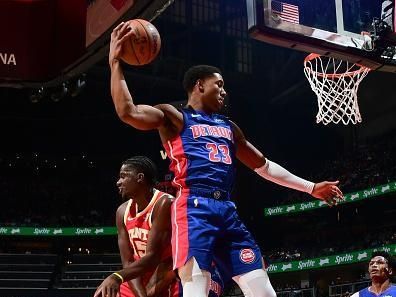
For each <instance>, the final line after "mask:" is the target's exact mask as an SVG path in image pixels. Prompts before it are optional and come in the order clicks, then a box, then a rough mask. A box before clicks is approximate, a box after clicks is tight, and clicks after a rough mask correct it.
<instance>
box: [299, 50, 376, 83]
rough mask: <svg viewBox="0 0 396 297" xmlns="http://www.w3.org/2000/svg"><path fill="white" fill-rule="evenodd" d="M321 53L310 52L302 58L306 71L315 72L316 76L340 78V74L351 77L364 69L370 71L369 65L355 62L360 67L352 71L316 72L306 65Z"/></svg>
mask: <svg viewBox="0 0 396 297" xmlns="http://www.w3.org/2000/svg"><path fill="white" fill-rule="evenodd" d="M321 56H322V55H319V54H315V53H311V54H309V55H308V56H306V57H305V59H304V67H305V69H306V70H307V71H309V72H312V73H316V74H317V75H318V76H320V77H326V78H340V77H342V76H349V77H353V76H356V75H358V74H360V73H363V72H365V71H370V70H371V69H370V68H369V67H366V66H363V65H361V64H357V63H355V65H356V66H357V67H360V68H359V69H356V70H354V71H348V72H344V73H322V72H316V71H314V70H313V69H312V68H311V67H308V66H307V63H308V62H310V61H313V60H315V59H317V58H320V57H321Z"/></svg>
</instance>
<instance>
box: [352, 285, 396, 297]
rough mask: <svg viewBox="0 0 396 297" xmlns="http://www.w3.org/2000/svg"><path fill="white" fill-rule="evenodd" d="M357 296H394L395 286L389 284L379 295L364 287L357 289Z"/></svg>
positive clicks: (395, 296) (395, 294)
mask: <svg viewBox="0 0 396 297" xmlns="http://www.w3.org/2000/svg"><path fill="white" fill-rule="evenodd" d="M359 297H396V286H395V285H392V286H390V287H389V288H388V289H386V290H385V291H384V292H382V293H381V294H379V295H376V294H375V293H373V292H370V291H369V288H365V289H363V290H361V291H359Z"/></svg>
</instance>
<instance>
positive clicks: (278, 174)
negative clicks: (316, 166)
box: [254, 159, 315, 194]
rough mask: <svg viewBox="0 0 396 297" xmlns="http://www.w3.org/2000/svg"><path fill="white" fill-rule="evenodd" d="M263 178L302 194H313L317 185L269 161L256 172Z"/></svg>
mask: <svg viewBox="0 0 396 297" xmlns="http://www.w3.org/2000/svg"><path fill="white" fill-rule="evenodd" d="M254 171H255V172H256V173H257V174H258V175H260V176H261V177H263V178H265V179H267V180H269V181H272V182H274V183H276V184H278V185H281V186H285V187H288V188H291V189H295V190H298V191H301V192H306V193H308V194H311V193H312V191H313V189H314V186H315V183H313V182H310V181H307V180H305V179H303V178H301V177H298V176H296V175H294V174H292V173H290V172H289V171H288V170H286V169H285V168H283V167H282V166H280V165H278V164H276V163H275V162H272V161H270V160H268V159H267V161H266V162H265V164H264V165H263V166H261V167H259V168H256V169H255V170H254Z"/></svg>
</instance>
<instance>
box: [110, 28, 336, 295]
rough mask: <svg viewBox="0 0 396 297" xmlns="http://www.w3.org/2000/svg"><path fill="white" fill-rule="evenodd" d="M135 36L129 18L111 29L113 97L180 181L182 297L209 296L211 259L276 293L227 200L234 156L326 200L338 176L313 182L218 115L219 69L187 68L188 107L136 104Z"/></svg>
mask: <svg viewBox="0 0 396 297" xmlns="http://www.w3.org/2000/svg"><path fill="white" fill-rule="evenodd" d="M132 34H133V33H132V31H131V29H130V28H129V27H128V24H125V23H121V24H120V25H119V26H117V27H116V28H115V29H114V30H113V32H112V36H111V42H110V53H109V64H110V69H111V95H112V98H113V102H114V105H115V109H116V112H117V114H118V116H119V118H120V119H121V120H122V121H123V122H125V123H127V124H129V125H130V126H132V127H134V128H136V129H138V130H153V129H157V130H158V132H159V135H160V138H161V141H162V143H163V145H164V147H165V149H166V151H167V154H168V156H169V158H170V159H171V164H170V169H171V170H172V171H173V172H174V173H175V178H174V181H173V183H174V185H175V186H176V187H178V193H177V195H176V199H175V201H174V202H173V205H172V212H171V215H172V252H173V268H174V269H177V270H178V275H179V277H180V279H181V282H182V285H183V295H184V296H185V297H206V296H207V295H208V291H209V285H210V273H209V272H208V271H209V269H210V265H211V263H212V261H213V260H214V261H215V262H216V265H217V266H218V267H219V269H220V272H222V271H226V272H227V273H228V274H230V275H231V276H232V278H233V280H234V281H235V282H237V284H238V285H239V286H240V288H241V289H242V291H243V293H244V294H245V296H249V297H259V296H260V297H261V296H266V297H270V296H271V297H272V296H275V295H276V294H275V291H274V290H273V288H272V286H271V283H270V281H269V279H268V276H267V273H266V271H265V269H264V267H263V263H262V260H261V254H260V250H259V248H258V246H257V244H256V242H255V240H254V239H253V237H252V236H251V234H250V232H249V231H248V230H247V229H246V227H245V226H244V224H243V223H242V222H241V221H240V219H239V218H238V215H237V213H236V209H235V204H234V203H233V202H232V201H230V192H231V188H232V186H233V183H234V179H235V165H236V164H235V163H236V159H239V160H240V161H241V162H242V163H243V164H245V165H246V166H247V167H249V168H250V169H252V170H254V171H255V172H256V173H257V174H258V175H260V176H261V177H263V178H265V179H267V180H270V181H272V182H275V183H278V184H280V185H282V186H286V187H289V188H292V189H296V190H299V191H303V192H307V193H309V194H311V195H312V196H313V197H315V198H318V199H322V200H324V201H325V202H326V203H328V204H329V205H334V204H336V202H337V201H338V199H342V198H343V194H342V192H341V191H340V189H339V188H338V187H337V184H338V181H335V182H328V181H324V182H320V183H313V182H310V181H307V180H304V179H302V178H299V177H297V176H295V175H293V174H292V173H290V172H289V171H287V170H286V169H284V168H283V167H281V166H279V165H278V164H276V163H275V162H272V161H270V160H268V159H266V158H265V157H264V156H263V154H262V153H261V152H260V151H259V150H258V149H257V148H256V147H254V146H253V145H252V144H251V143H250V142H249V141H247V140H246V138H245V136H244V134H243V132H242V131H241V129H240V128H239V127H238V126H237V125H236V124H235V123H234V122H232V121H230V120H229V119H228V118H226V117H224V116H222V115H219V114H218V112H219V111H220V110H221V109H222V107H223V105H224V98H225V96H226V91H225V88H224V80H223V77H222V75H221V72H220V70H219V69H217V68H215V67H212V66H207V65H200V66H195V67H192V68H190V69H189V70H188V71H187V72H186V73H185V76H184V81H183V85H184V88H185V90H186V91H187V94H188V107H187V108H185V109H183V110H178V109H176V108H175V107H174V106H172V105H170V104H159V105H156V106H149V105H145V104H135V102H134V101H133V98H132V96H131V93H130V92H129V90H128V87H127V84H126V82H125V78H124V75H123V71H122V66H121V62H120V56H121V55H122V46H121V45H122V43H123V41H124V40H126V39H128V38H130V37H131V35H132ZM120 273H121V274H122V277H123V278H124V279H131V278H134V277H136V275H133V273H131V272H128V269H125V270H123V271H121V272H120Z"/></svg>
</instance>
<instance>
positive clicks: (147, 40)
mask: <svg viewBox="0 0 396 297" xmlns="http://www.w3.org/2000/svg"><path fill="white" fill-rule="evenodd" d="M128 23H129V25H130V27H131V28H132V30H133V31H134V33H135V34H133V35H131V37H130V38H128V39H126V40H125V42H124V43H123V45H122V56H121V59H122V60H123V61H124V62H126V63H128V64H130V65H146V64H148V63H150V62H151V61H153V60H154V59H155V57H156V56H157V55H158V53H159V50H160V48H161V37H160V35H159V33H158V30H157V28H155V27H154V25H153V24H151V23H149V22H147V21H145V20H142V19H134V20H130V21H128Z"/></svg>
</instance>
